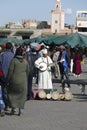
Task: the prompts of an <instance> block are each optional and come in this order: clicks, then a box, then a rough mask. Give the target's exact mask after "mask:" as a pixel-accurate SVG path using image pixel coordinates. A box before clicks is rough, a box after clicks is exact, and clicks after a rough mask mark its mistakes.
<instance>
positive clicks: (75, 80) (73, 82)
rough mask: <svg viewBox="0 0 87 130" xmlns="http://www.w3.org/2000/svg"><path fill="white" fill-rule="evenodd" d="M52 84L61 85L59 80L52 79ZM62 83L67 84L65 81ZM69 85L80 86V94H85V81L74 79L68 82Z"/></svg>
mask: <svg viewBox="0 0 87 130" xmlns="http://www.w3.org/2000/svg"><path fill="white" fill-rule="evenodd" d="M52 83H61V80H60V79H52ZM64 83H67V81H66V80H64ZM70 84H77V85H81V86H82V87H81V94H85V86H86V85H87V80H86V79H74V80H70Z"/></svg>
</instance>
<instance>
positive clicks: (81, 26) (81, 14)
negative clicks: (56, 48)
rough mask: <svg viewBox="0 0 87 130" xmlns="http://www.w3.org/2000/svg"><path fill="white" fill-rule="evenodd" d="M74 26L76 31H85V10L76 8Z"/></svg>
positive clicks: (86, 17) (86, 12)
mask: <svg viewBox="0 0 87 130" xmlns="http://www.w3.org/2000/svg"><path fill="white" fill-rule="evenodd" d="M76 27H77V30H78V32H84V33H85V32H86V33H87V10H78V11H77V12H76Z"/></svg>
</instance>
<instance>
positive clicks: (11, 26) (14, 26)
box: [5, 22, 23, 29]
mask: <svg viewBox="0 0 87 130" xmlns="http://www.w3.org/2000/svg"><path fill="white" fill-rule="evenodd" d="M5 27H6V28H9V29H21V28H23V26H22V24H20V23H12V22H9V23H7V24H6V25H5Z"/></svg>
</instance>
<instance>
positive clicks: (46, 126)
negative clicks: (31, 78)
mask: <svg viewBox="0 0 87 130" xmlns="http://www.w3.org/2000/svg"><path fill="white" fill-rule="evenodd" d="M82 67H83V72H82V74H81V76H80V77H78V78H85V79H86V80H87V69H86V68H87V64H85V65H83V66H82ZM70 78H72V79H73V78H76V77H74V76H71V77H70ZM53 85H54V88H58V91H61V87H60V85H59V84H55V83H54V84H53ZM71 90H72V93H73V94H74V98H73V100H72V101H47V100H30V101H26V104H25V110H24V113H23V115H21V116H17V115H13V116H10V115H6V116H5V117H0V130H87V87H86V94H85V95H81V94H80V86H78V85H72V88H71Z"/></svg>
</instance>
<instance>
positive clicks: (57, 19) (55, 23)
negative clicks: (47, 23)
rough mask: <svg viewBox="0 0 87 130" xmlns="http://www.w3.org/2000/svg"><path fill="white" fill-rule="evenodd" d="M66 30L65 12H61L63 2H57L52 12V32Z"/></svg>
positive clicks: (57, 0)
mask: <svg viewBox="0 0 87 130" xmlns="http://www.w3.org/2000/svg"><path fill="white" fill-rule="evenodd" d="M60 30H64V11H63V10H61V0H56V2H55V9H54V10H52V11H51V32H52V33H59V32H60Z"/></svg>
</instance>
